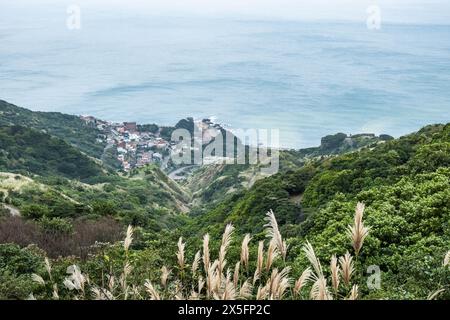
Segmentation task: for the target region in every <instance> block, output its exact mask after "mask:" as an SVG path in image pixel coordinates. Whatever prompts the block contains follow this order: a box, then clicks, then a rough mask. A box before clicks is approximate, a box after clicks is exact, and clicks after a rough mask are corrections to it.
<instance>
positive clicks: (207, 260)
mask: <svg viewBox="0 0 450 320" xmlns="http://www.w3.org/2000/svg"><path fill="white" fill-rule="evenodd" d="M210 264H211V261H210V258H209V234H205V235H204V236H203V266H204V268H205V272H206V273H208V270H209V266H210Z"/></svg>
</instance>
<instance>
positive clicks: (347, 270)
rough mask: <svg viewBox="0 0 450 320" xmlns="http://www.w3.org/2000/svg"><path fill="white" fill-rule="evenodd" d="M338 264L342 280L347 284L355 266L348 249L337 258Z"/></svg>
mask: <svg viewBox="0 0 450 320" xmlns="http://www.w3.org/2000/svg"><path fill="white" fill-rule="evenodd" d="M339 264H340V266H341V269H342V280H343V281H344V284H345V285H346V286H349V284H350V281H351V278H352V274H353V272H354V271H355V268H354V265H353V257H352V256H351V255H350V253H349V252H348V251H347V252H346V253H345V255H344V256H343V257H340V258H339Z"/></svg>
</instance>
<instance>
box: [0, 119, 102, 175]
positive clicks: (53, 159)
mask: <svg viewBox="0 0 450 320" xmlns="http://www.w3.org/2000/svg"><path fill="white" fill-rule="evenodd" d="M0 170H1V171H9V172H30V173H32V174H37V175H42V176H63V177H66V178H69V179H80V180H83V179H88V178H91V177H94V176H101V175H104V172H103V169H102V168H101V167H100V165H98V164H96V163H95V162H94V161H92V160H91V159H90V158H88V157H87V156H85V155H84V154H82V153H81V152H80V151H78V150H77V149H75V148H74V147H72V146H70V145H68V144H67V143H66V142H64V141H63V140H61V139H58V138H54V137H52V136H50V135H48V134H46V133H42V132H39V131H36V130H32V129H29V128H25V127H21V126H2V127H0Z"/></svg>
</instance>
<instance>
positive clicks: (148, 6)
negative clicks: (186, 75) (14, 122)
mask: <svg viewBox="0 0 450 320" xmlns="http://www.w3.org/2000/svg"><path fill="white" fill-rule="evenodd" d="M7 1H8V0H0V11H1V6H2V5H9V6H11V5H14V6H21V7H22V6H24V5H27V6H29V7H31V6H40V7H41V8H44V9H45V6H52V5H57V6H61V5H63V4H66V5H79V6H80V7H82V8H83V7H85V8H89V7H96V8H97V9H100V10H106V11H107V10H112V9H119V10H130V11H133V10H134V11H136V12H139V13H141V14H148V15H181V16H182V15H201V16H208V17H218V16H236V17H247V18H252V19H289V20H351V21H361V20H365V19H366V16H367V13H366V10H367V8H368V7H369V6H372V5H377V6H378V7H379V8H380V9H381V13H382V18H383V20H384V22H395V23H415V24H449V22H450V1H449V0H15V1H14V2H13V4H11V3H9V2H7ZM49 8H50V7H49Z"/></svg>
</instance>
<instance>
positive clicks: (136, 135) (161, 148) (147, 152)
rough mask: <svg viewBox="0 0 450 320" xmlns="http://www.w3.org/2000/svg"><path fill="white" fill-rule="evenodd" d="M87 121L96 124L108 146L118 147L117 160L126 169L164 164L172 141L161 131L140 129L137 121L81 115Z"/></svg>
mask: <svg viewBox="0 0 450 320" xmlns="http://www.w3.org/2000/svg"><path fill="white" fill-rule="evenodd" d="M81 119H82V120H84V121H85V122H87V123H89V124H92V125H95V126H96V127H97V128H98V129H99V130H100V131H101V132H102V133H103V134H102V136H101V137H100V139H103V142H106V143H107V148H111V147H113V146H115V147H116V148H117V160H118V161H120V163H121V164H122V168H123V170H125V171H129V170H131V169H134V168H139V167H143V166H145V165H147V164H150V163H156V164H159V165H161V166H163V165H164V160H165V158H166V157H165V156H166V155H168V154H169V152H170V149H171V147H172V145H171V143H170V142H168V141H166V140H165V139H163V138H162V137H161V136H160V131H159V130H158V131H157V132H146V131H141V130H139V127H138V125H137V124H136V122H123V123H115V122H109V121H103V120H100V119H97V118H94V117H92V116H81Z"/></svg>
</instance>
